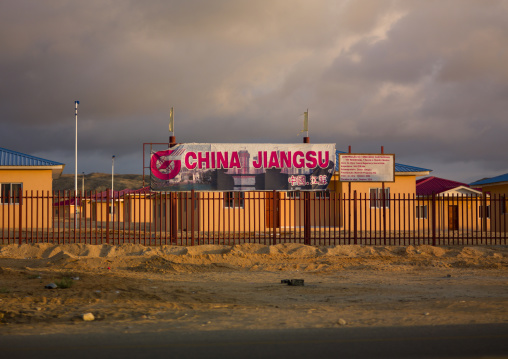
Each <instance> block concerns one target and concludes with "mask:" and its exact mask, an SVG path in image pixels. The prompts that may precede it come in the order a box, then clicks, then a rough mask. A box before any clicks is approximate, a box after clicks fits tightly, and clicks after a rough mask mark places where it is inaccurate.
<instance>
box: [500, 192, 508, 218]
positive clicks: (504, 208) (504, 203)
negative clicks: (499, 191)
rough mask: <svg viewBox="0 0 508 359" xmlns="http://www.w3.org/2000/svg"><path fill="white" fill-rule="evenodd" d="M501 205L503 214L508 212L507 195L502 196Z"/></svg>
mask: <svg viewBox="0 0 508 359" xmlns="http://www.w3.org/2000/svg"><path fill="white" fill-rule="evenodd" d="M499 205H500V207H501V214H508V206H507V200H506V197H505V196H501V197H500V202H499Z"/></svg>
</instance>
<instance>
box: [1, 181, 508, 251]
mask: <svg viewBox="0 0 508 359" xmlns="http://www.w3.org/2000/svg"><path fill="white" fill-rule="evenodd" d="M507 208H508V207H507V206H506V199H505V196H504V195H492V196H487V195H483V196H475V197H471V196H435V195H434V196H429V197H416V196H415V195H414V194H392V195H391V196H390V197H389V198H375V197H369V194H366V193H357V192H353V193H352V195H351V196H350V197H349V196H347V195H344V194H341V193H338V194H337V193H321V192H300V193H299V192H277V191H273V192H194V191H191V192H178V193H176V192H173V193H169V192H167V193H160V192H149V191H146V192H139V191H138V192H136V191H133V192H126V193H123V194H119V193H117V192H115V193H114V195H113V196H112V195H111V192H110V191H109V190H108V191H105V192H101V193H87V194H86V195H81V194H75V193H74V192H54V193H50V192H46V193H38V192H36V193H33V192H30V193H28V192H26V193H24V194H21V193H19V194H18V196H17V197H12V196H11V197H5V198H2V203H0V226H1V227H0V243H1V244H11V243H19V244H21V243H57V244H60V243H89V244H104V243H107V244H122V243H139V244H143V245H166V244H175V245H184V246H192V245H198V244H225V245H233V244H241V243H261V244H267V245H268V244H270V245H272V244H278V243H303V244H308V245H317V246H325V245H344V244H365V245H425V244H427V245H506V244H507V237H508V233H507V232H508V213H507V211H506V209H507Z"/></svg>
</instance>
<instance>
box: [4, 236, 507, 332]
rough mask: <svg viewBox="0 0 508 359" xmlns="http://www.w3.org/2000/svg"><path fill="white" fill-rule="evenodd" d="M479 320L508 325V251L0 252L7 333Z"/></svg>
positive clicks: (88, 248) (103, 248)
mask: <svg viewBox="0 0 508 359" xmlns="http://www.w3.org/2000/svg"><path fill="white" fill-rule="evenodd" d="M65 278H74V279H71V280H69V281H70V282H71V283H72V285H71V286H70V287H69V288H57V289H46V288H45V286H46V285H47V284H49V283H52V282H60V283H61V282H62V281H63V280H64V279H65ZM285 279H303V280H304V286H289V285H287V284H283V283H281V281H282V280H285ZM85 313H92V314H93V315H94V318H95V319H94V320H93V321H84V320H83V314H85ZM468 323H508V247H506V246H496V247H431V246H421V247H412V246H409V247H370V246H336V247H310V246H304V245H301V244H281V245H275V246H265V245H260V244H245V245H236V246H217V245H216V246H211V245H203V246H196V247H176V246H162V247H143V246H139V245H119V246H108V245H84V244H83V245H78V244H74V245H72V244H70V245H60V246H57V245H53V244H35V245H21V246H18V245H5V246H0V334H36V333H39V334H45V333H78V332H80V333H83V332H101V331H121V332H138V331H158V330H185V331H193V330H218V329H235V328H241V329H261V328H266V329H283V328H327V327H341V326H356V327H358V326H412V325H439V324H468Z"/></svg>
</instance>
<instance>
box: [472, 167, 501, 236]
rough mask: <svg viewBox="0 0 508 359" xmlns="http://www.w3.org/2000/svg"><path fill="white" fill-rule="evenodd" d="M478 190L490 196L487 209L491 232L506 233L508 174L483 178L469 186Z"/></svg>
mask: <svg viewBox="0 0 508 359" xmlns="http://www.w3.org/2000/svg"><path fill="white" fill-rule="evenodd" d="M470 186H471V187H475V188H479V189H481V191H482V192H483V193H484V194H486V195H489V196H490V205H489V207H488V208H487V210H488V213H487V214H488V215H489V216H490V221H491V227H492V230H494V231H498V232H507V231H508V173H505V174H503V175H500V176H496V177H492V178H485V179H482V180H479V181H476V182H473V183H471V184H470Z"/></svg>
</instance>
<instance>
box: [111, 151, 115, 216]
mask: <svg viewBox="0 0 508 359" xmlns="http://www.w3.org/2000/svg"><path fill="white" fill-rule="evenodd" d="M114 183H115V155H113V156H112V157H111V218H112V219H114V216H115V207H114V198H115V191H114Z"/></svg>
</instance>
